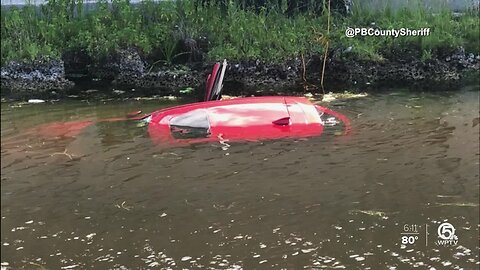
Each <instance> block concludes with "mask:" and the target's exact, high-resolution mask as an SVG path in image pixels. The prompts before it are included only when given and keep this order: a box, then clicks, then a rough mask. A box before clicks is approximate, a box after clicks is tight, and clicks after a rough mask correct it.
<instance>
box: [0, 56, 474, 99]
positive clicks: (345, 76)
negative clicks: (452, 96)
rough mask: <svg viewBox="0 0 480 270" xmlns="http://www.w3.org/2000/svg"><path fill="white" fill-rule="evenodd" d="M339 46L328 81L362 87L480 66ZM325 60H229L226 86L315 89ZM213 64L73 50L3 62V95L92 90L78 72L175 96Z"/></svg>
mask: <svg viewBox="0 0 480 270" xmlns="http://www.w3.org/2000/svg"><path fill="white" fill-rule="evenodd" d="M338 51H339V50H337V51H334V52H333V53H331V54H330V55H329V58H328V60H327V65H326V70H325V82H326V84H327V85H328V84H329V83H332V84H336V83H338V84H342V85H346V86H355V87H357V88H361V87H363V86H366V85H369V86H370V87H371V86H374V85H382V84H383V85H385V84H399V83H400V84H407V85H408V84H418V83H420V84H422V83H424V84H431V83H432V82H437V83H439V84H442V83H443V82H446V81H448V82H451V81H458V80H460V79H461V78H462V77H464V74H466V72H467V71H478V70H479V68H480V55H473V54H469V53H466V52H465V50H464V49H463V48H458V49H457V50H454V51H453V52H451V53H449V54H446V55H444V56H441V57H437V58H432V59H430V60H425V61H421V60H420V57H418V56H416V55H415V53H414V52H402V53H401V55H402V56H401V57H396V56H395V55H392V56H391V57H389V58H388V59H382V60H380V61H366V60H364V61H360V60H349V58H348V55H347V54H348V53H345V52H341V53H338ZM399 55H400V54H399ZM322 59H323V57H322V56H320V55H308V56H305V57H304V58H303V59H301V58H295V59H291V60H287V61H285V62H283V63H282V64H270V63H266V62H264V61H259V60H257V61H230V62H229V66H228V69H227V74H226V79H225V91H226V92H227V93H230V94H252V93H253V92H252V91H257V92H258V91H259V89H260V91H264V92H268V93H270V94H271V92H275V91H276V89H288V88H291V89H297V90H298V89H304V88H302V86H306V85H308V86H309V87H313V88H315V85H317V86H318V85H319V83H320V77H321V76H320V74H321V68H322ZM227 60H228V59H227ZM212 64H213V63H212V62H201V63H193V64H185V65H177V66H156V65H149V64H148V63H147V61H146V59H144V58H143V57H142V55H141V54H140V53H139V52H138V51H137V50H136V49H133V48H130V49H124V50H118V51H116V52H115V53H114V54H111V55H109V56H108V57H105V58H104V59H103V60H102V61H99V62H92V61H91V60H90V58H89V57H88V56H87V55H85V54H82V53H81V52H73V53H69V54H65V55H64V57H63V59H62V60H50V59H40V60H36V61H24V62H16V61H14V62H10V63H8V64H6V65H5V66H2V67H1V88H2V91H1V94H2V97H6V98H13V99H24V98H39V97H42V98H44V97H47V98H48V97H62V96H65V95H66V94H67V93H68V94H79V95H81V94H84V93H82V91H88V90H87V89H81V88H74V85H75V83H74V82H73V81H78V80H79V79H78V78H79V77H80V78H81V79H80V80H85V79H87V80H90V79H94V80H102V81H105V82H107V83H109V84H112V85H113V86H114V87H115V88H119V89H132V88H133V89H148V91H147V93H149V95H169V94H173V95H176V94H179V93H181V90H182V89H185V88H190V89H191V88H197V89H201V87H203V86H202V85H203V84H204V81H205V79H206V76H207V74H208V73H209V72H210V70H211V67H212ZM262 89H263V90H262ZM292 91H293V90H292ZM122 92H123V91H120V92H117V93H115V94H116V95H118V94H119V93H120V94H121V93H122ZM287 92H288V91H287ZM104 94H105V95H114V94H112V93H104Z"/></svg>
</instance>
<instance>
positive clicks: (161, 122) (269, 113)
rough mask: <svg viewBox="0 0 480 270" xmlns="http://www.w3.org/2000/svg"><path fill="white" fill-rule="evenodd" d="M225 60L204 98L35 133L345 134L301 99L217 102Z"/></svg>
mask: <svg viewBox="0 0 480 270" xmlns="http://www.w3.org/2000/svg"><path fill="white" fill-rule="evenodd" d="M226 66H227V63H226V61H224V62H223V63H222V64H220V63H216V64H215V65H214V67H213V71H212V74H210V75H209V76H208V79H207V84H206V85H207V89H206V93H205V100H204V101H203V102H197V103H192V104H186V105H181V106H176V107H172V108H166V109H161V110H158V111H155V112H153V113H150V114H147V115H143V116H136V115H139V114H141V112H136V113H134V114H133V115H129V116H127V117H126V118H110V119H102V120H97V121H92V120H85V121H75V122H61V123H50V124H46V125H42V126H39V127H37V128H36V131H37V134H39V135H43V136H48V135H51V137H69V136H70V137H73V136H76V135H78V134H79V133H80V132H81V131H82V129H84V128H86V127H88V126H89V125H92V124H94V123H96V122H113V121H126V120H137V121H143V122H145V123H147V125H148V133H149V135H150V137H151V139H152V141H153V142H154V143H157V144H162V145H165V146H175V145H185V144H192V143H202V142H214V141H220V142H222V141H242V140H246V141H257V140H269V139H280V138H289V137H290V138H302V137H311V136H319V135H321V134H322V132H323V131H324V128H325V127H327V126H334V125H337V124H338V123H339V122H343V124H344V128H345V131H344V133H345V134H347V133H348V132H349V131H350V122H349V120H348V118H347V117H346V116H344V115H342V114H340V113H338V112H335V111H332V110H330V109H328V108H325V107H322V106H319V105H314V104H312V103H311V102H310V101H309V100H308V99H306V98H304V97H291V96H266V97H243V98H234V99H228V100H221V92H222V88H223V84H222V82H223V78H224V74H225V70H226Z"/></svg>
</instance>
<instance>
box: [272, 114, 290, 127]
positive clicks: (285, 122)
mask: <svg viewBox="0 0 480 270" xmlns="http://www.w3.org/2000/svg"><path fill="white" fill-rule="evenodd" d="M272 123H273V124H275V125H277V126H288V125H290V117H289V116H287V117H283V118H280V119H277V120H275V121H273V122H272Z"/></svg>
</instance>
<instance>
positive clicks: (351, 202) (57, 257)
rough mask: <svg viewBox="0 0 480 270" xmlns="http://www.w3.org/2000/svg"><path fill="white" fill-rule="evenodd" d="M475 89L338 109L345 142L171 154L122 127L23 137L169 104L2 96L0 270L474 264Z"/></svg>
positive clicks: (393, 96) (385, 98) (378, 98)
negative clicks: (441, 231) (448, 229)
mask: <svg viewBox="0 0 480 270" xmlns="http://www.w3.org/2000/svg"><path fill="white" fill-rule="evenodd" d="M478 90H479V89H478V87H470V88H468V87H467V88H465V89H462V90H456V91H451V92H441V93H409V92H407V91H405V90H402V89H397V90H395V89H394V90H391V91H388V92H385V93H377V94H372V95H370V96H368V97H366V98H361V99H351V100H336V101H334V102H332V103H330V104H328V106H330V107H331V108H333V109H335V110H337V111H340V112H342V113H345V114H346V115H348V116H349V117H350V119H351V120H352V125H353V132H352V134H351V135H350V136H348V137H344V136H336V135H334V134H333V133H332V134H330V133H327V134H324V136H322V137H317V138H309V139H302V140H294V139H287V140H279V141H267V142H249V143H231V144H230V146H229V147H225V145H223V144H220V143H211V144H204V145H195V146H191V147H182V148H170V149H162V148H159V147H155V146H153V145H152V143H151V142H150V139H149V138H148V135H147V134H146V130H145V128H142V127H137V126H136V124H135V123H132V122H124V123H121V122H118V123H101V124H97V125H94V126H91V127H88V128H87V129H85V131H84V132H82V133H81V134H80V135H78V136H77V137H76V138H73V139H65V140H54V141H45V140H43V139H41V138H38V137H35V136H30V135H28V133H26V130H28V129H29V128H31V127H33V126H35V125H38V124H42V123H47V122H52V121H60V120H61V121H71V120H78V119H86V118H94V119H95V118H104V117H114V116H122V115H124V114H125V113H126V112H129V111H132V110H137V109H142V110H144V111H152V110H154V109H156V108H159V107H165V106H173V105H176V102H165V101H155V100H154V101H135V100H130V101H104V102H102V101H95V102H92V101H90V102H84V101H64V102H58V103H53V104H51V103H47V104H35V105H33V104H32V105H21V106H19V105H18V104H14V103H2V107H1V110H2V115H1V124H2V125H1V134H2V150H1V169H2V170H1V262H2V269H36V268H38V269H45V268H46V269H90V268H94V269H157V268H158V269H168V268H171V269H181V268H188V269H200V268H202V269H205V268H207V269H241V268H244V269H271V268H273V269H282V268H283V269H302V268H306V269H324V268H328V269H410V268H412V267H419V268H421V269H461V268H463V269H475V268H478V267H479V266H478V265H479V257H478V254H479V248H478V240H479V238H478V235H479V225H478V224H479V214H478V213H479V206H478V202H479V126H478V125H476V123H478V117H479V91H478ZM12 138H13V139H12ZM443 222H449V223H451V224H452V225H453V226H455V228H456V235H457V236H458V243H457V244H456V245H453V246H447V247H445V246H438V245H437V244H436V243H435V242H436V241H437V240H438V236H437V228H438V226H439V224H440V223H443ZM406 224H407V225H417V228H418V233H419V234H418V235H414V236H416V237H418V239H415V240H416V241H415V243H414V244H406V245H403V244H402V243H401V237H402V234H401V233H404V232H405V231H404V225H406ZM426 226H428V232H429V233H430V234H429V235H428V238H427V237H426V235H425V233H426V232H425V229H426ZM409 228H410V227H409ZM41 267H44V268H41ZM432 267H433V268H432Z"/></svg>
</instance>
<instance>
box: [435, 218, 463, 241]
mask: <svg viewBox="0 0 480 270" xmlns="http://www.w3.org/2000/svg"><path fill="white" fill-rule="evenodd" d="M437 234H438V240H437V242H436V244H437V246H455V245H457V244H458V237H457V236H456V235H455V227H454V226H453V225H452V224H450V223H448V222H444V223H442V224H440V225H439V226H438V229H437Z"/></svg>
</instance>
